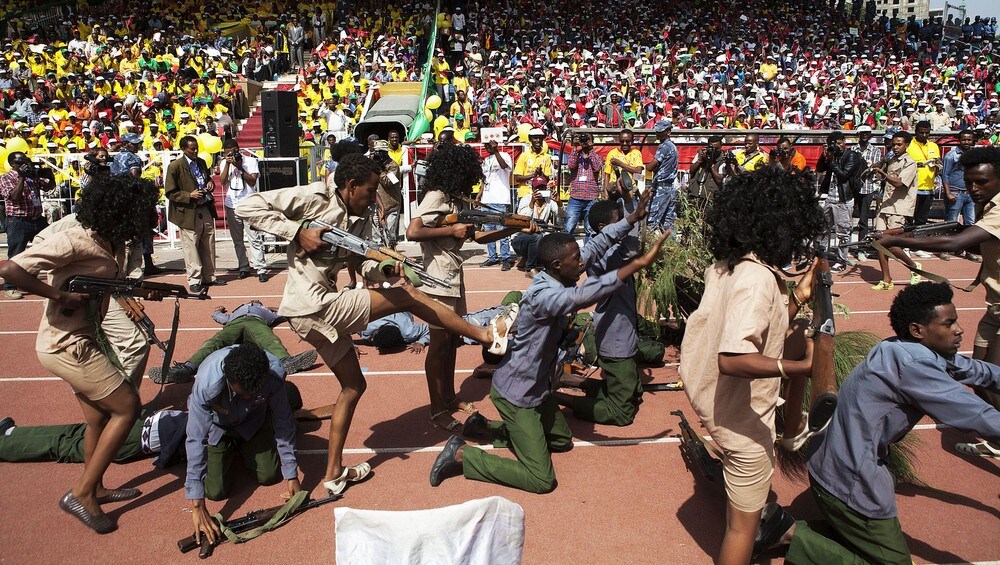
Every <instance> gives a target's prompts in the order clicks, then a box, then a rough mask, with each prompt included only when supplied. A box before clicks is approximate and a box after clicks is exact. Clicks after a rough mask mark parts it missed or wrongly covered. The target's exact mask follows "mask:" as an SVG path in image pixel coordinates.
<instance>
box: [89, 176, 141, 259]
mask: <svg viewBox="0 0 1000 565" xmlns="http://www.w3.org/2000/svg"><path fill="white" fill-rule="evenodd" d="M158 198H159V191H158V190H157V188H156V186H155V185H154V184H153V183H152V181H149V180H147V179H141V178H135V177H133V176H132V175H97V176H95V177H93V180H92V181H91V182H90V184H89V185H87V188H85V189H84V190H83V192H82V193H81V195H80V208H79V210H78V211H77V219H79V220H80V223H81V224H82V225H83V226H84V227H86V228H90V229H92V230H94V231H96V232H97V234H98V235H100V236H101V237H103V238H104V239H106V240H108V241H110V242H111V243H113V244H125V243H129V242H135V241H138V240H140V239H141V238H142V237H143V236H145V235H146V234H147V233H148V232H149V230H150V229H151V225H152V224H151V223H150V222H151V220H152V217H153V216H154V215H155V209H156V201H157V200H158Z"/></svg>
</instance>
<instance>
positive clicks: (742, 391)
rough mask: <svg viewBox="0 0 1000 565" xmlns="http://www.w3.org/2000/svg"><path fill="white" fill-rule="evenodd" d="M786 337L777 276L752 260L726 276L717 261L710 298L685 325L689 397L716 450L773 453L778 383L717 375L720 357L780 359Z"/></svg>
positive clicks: (708, 282)
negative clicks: (752, 355)
mask: <svg viewBox="0 0 1000 565" xmlns="http://www.w3.org/2000/svg"><path fill="white" fill-rule="evenodd" d="M787 330H788V295H787V294H786V287H785V282H784V279H783V278H781V277H780V276H779V275H778V274H777V272H776V271H775V270H773V269H772V268H770V267H768V266H766V265H764V264H762V263H760V262H759V261H758V260H757V259H756V257H755V256H754V255H748V256H747V257H745V258H744V259H743V260H741V261H740V262H739V263H737V264H736V268H735V269H733V270H732V271H729V269H728V268H727V265H726V264H725V263H724V262H719V263H716V264H714V265H712V266H711V267H709V268H708V269H706V271H705V294H704V295H703V296H702V299H701V303H700V304H699V305H698V309H697V310H695V312H694V313H693V314H692V315H691V317H690V318H688V322H687V329H686V330H685V332H684V340H683V342H682V343H681V365H680V376H681V379H682V380H683V381H684V392H685V393H686V394H687V396H688V399H690V401H691V406H692V407H693V408H694V410H695V412H696V413H697V414H698V417H699V418H701V421H702V422H703V423H704V424H705V427H706V428H707V429H708V431H709V433H710V434H712V437H713V438H714V439H715V441H716V442H718V444H719V446H720V447H722V448H723V449H724V450H727V451H744V452H745V451H756V452H759V451H761V450H765V451H767V452H770V450H771V449H773V446H774V439H775V431H774V411H775V408H776V407H777V404H778V391H779V389H780V387H781V379H780V378H778V377H779V375H778V374H775V375H774V376H775V378H773V379H768V378H763V379H760V378H759V379H746V378H741V377H732V376H729V375H724V374H720V373H719V354H720V353H738V354H739V353H760V354H762V355H766V356H767V357H772V358H781V356H782V354H783V352H784V347H785V332H786V331H787Z"/></svg>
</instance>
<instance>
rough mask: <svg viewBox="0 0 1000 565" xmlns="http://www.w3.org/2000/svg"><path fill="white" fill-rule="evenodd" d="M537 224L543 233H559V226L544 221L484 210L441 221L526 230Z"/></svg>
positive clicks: (451, 215)
mask: <svg viewBox="0 0 1000 565" xmlns="http://www.w3.org/2000/svg"><path fill="white" fill-rule="evenodd" d="M532 222H534V223H535V225H537V226H538V227H539V229H541V230H542V231H552V232H554V231H559V226H557V225H555V224H553V223H551V222H545V221H542V220H536V219H534V218H531V217H528V216H524V215H521V214H511V213H510V212H484V211H482V210H462V211H461V212H459V213H457V214H448V215H447V216H445V217H444V219H443V220H442V221H441V225H442V226H451V225H455V224H474V225H477V226H482V225H494V226H503V227H505V228H518V229H522V230H523V229H525V228H529V227H531V224H532Z"/></svg>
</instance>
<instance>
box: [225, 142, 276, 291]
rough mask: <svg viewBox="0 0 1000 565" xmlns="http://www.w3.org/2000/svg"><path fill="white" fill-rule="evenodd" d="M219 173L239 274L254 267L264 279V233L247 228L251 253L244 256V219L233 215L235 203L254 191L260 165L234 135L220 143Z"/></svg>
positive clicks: (248, 274)
mask: <svg viewBox="0 0 1000 565" xmlns="http://www.w3.org/2000/svg"><path fill="white" fill-rule="evenodd" d="M219 176H220V177H221V179H222V188H223V190H225V191H226V192H225V194H226V198H225V206H226V224H227V225H228V226H229V235H230V236H232V238H233V247H234V248H235V249H236V262H237V263H238V265H239V267H238V268H239V272H240V274H239V278H241V279H245V278H247V277H249V276H250V267H251V266H253V268H254V270H255V271H257V280H259V281H260V282H267V260H266V259H265V258H264V234H262V233H261V232H259V231H256V230H254V229H252V228H246V229H245V231H246V234H247V236H248V237H249V238H250V250H251V251H252V252H253V256H252V257H250V259H249V261H248V260H247V245H246V241H245V240H244V239H243V232H244V225H243V220H241V219H239V217H237V216H236V206H237V205H239V203H240V202H242V201H243V199H244V198H246V197H248V196H250V195H251V194H254V193H256V192H257V179H258V178H260V169H259V167H258V166H257V159H255V158H254V157H252V156H250V155H244V154H243V153H242V152H241V151H240V146H239V144H238V143H237V142H236V140H235V139H227V140H225V141H224V142H223V143H222V165H221V171H220V173H219Z"/></svg>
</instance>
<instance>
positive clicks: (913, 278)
mask: <svg viewBox="0 0 1000 565" xmlns="http://www.w3.org/2000/svg"><path fill="white" fill-rule="evenodd" d="M913 264H914V265H916V266H917V268H918V269H923V268H924V267H923V265H921V264H920V263H917V262H916V261H914V262H913ZM919 282H920V275H918V274H917V273H914V272H913V271H910V286H913V285H915V284H918V283H919Z"/></svg>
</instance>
